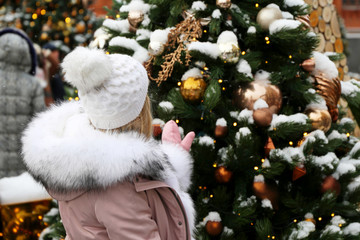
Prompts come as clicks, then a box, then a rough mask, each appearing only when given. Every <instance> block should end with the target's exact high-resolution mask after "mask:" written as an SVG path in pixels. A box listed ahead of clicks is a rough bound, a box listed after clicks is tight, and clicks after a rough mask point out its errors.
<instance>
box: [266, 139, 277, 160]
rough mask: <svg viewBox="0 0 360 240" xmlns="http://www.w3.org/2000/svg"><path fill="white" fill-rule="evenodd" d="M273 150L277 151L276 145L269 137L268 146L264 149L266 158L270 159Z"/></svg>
mask: <svg viewBox="0 0 360 240" xmlns="http://www.w3.org/2000/svg"><path fill="white" fill-rule="evenodd" d="M272 149H275V145H274V143H273V141H272V139H271V138H270V137H269V138H268V140H267V142H266V144H265V147H264V151H265V156H266V157H269V154H270V151H271V150H272Z"/></svg>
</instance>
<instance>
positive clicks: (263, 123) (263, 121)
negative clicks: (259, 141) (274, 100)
mask: <svg viewBox="0 0 360 240" xmlns="http://www.w3.org/2000/svg"><path fill="white" fill-rule="evenodd" d="M272 115H273V113H272V111H271V110H270V109H269V108H260V109H256V110H254V112H253V118H254V122H255V124H256V125H258V126H259V127H267V126H269V125H270V124H271V121H272Z"/></svg>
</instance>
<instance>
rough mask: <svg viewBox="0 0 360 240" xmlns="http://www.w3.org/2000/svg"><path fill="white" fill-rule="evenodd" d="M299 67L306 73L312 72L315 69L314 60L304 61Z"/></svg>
mask: <svg viewBox="0 0 360 240" xmlns="http://www.w3.org/2000/svg"><path fill="white" fill-rule="evenodd" d="M301 67H302V68H303V69H304V70H305V71H307V72H312V71H314V69H315V60H314V59H311V58H310V59H306V60H305V61H303V62H302V64H301Z"/></svg>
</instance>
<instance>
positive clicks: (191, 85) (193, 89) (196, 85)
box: [180, 77, 206, 102]
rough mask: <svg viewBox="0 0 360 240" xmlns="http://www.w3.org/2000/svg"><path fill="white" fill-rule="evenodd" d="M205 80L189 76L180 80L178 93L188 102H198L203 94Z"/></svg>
mask: <svg viewBox="0 0 360 240" xmlns="http://www.w3.org/2000/svg"><path fill="white" fill-rule="evenodd" d="M205 89H206V82H205V80H204V79H202V78H194V77H189V78H188V79H186V80H184V81H182V83H181V87H180V93H181V95H182V96H183V98H184V99H185V100H187V101H190V102H198V101H200V100H201V99H202V97H203V96H204V93H205Z"/></svg>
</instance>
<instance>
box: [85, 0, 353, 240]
mask: <svg viewBox="0 0 360 240" xmlns="http://www.w3.org/2000/svg"><path fill="white" fill-rule="evenodd" d="M108 12H109V14H108V19H106V20H105V21H104V23H103V28H101V29H99V30H97V32H96V33H95V37H96V38H95V40H94V41H93V42H92V43H91V44H90V45H91V46H92V47H99V48H104V49H106V51H108V52H109V53H110V54H113V53H123V54H129V55H132V56H133V57H134V58H136V59H138V60H139V61H141V62H144V65H145V67H146V69H147V70H148V74H149V78H150V79H151V87H150V95H151V98H152V101H153V108H154V116H155V117H156V119H155V120H154V136H155V137H159V134H161V126H162V124H163V123H164V122H166V121H168V120H170V119H174V120H175V121H176V122H177V123H178V124H179V126H181V128H182V129H183V130H184V132H188V131H191V130H193V131H195V132H196V135H197V137H196V139H195V141H194V144H193V146H192V149H191V153H192V155H193V157H194V174H193V179H192V180H193V184H192V189H191V190H190V192H191V195H192V197H193V199H194V202H195V206H196V210H197V223H196V224H197V229H196V233H195V238H196V239H358V235H359V233H360V214H359V212H358V210H357V209H358V202H359V200H360V199H359V198H360V194H359V193H360V181H359V180H360V177H359V166H360V161H359V157H360V143H359V141H358V139H357V138H355V137H354V136H352V135H351V133H352V131H353V129H354V127H355V123H354V121H353V120H351V119H349V118H346V117H343V116H344V111H343V109H341V108H340V107H339V106H338V101H339V98H340V97H343V99H345V100H346V101H348V102H351V104H352V106H355V107H359V106H360V84H359V83H358V82H356V81H355V80H351V81H347V82H341V81H339V79H338V71H337V69H336V66H335V64H334V63H333V62H332V61H331V60H339V59H340V58H341V56H340V55H339V54H322V53H319V52H316V51H314V50H315V49H316V47H317V45H318V43H319V39H318V38H317V37H316V34H315V33H313V32H311V30H310V22H309V17H308V14H309V12H310V8H309V6H308V5H307V4H305V3H304V2H303V1H302V0H262V1H253V0H244V1H232V2H231V0H217V1H215V0H207V1H188V0H178V1H171V0H150V1H142V0H133V1H118V0H117V1H114V4H113V7H112V9H108ZM330 59H331V60H330Z"/></svg>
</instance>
